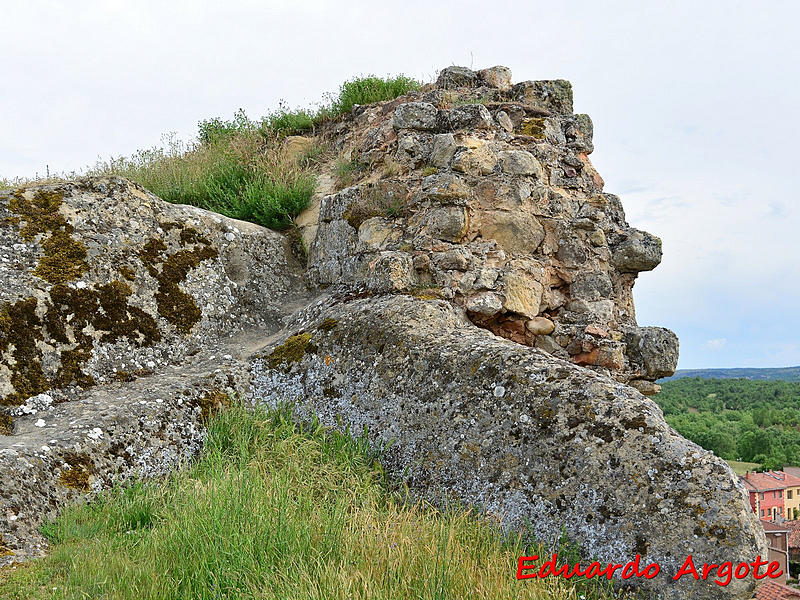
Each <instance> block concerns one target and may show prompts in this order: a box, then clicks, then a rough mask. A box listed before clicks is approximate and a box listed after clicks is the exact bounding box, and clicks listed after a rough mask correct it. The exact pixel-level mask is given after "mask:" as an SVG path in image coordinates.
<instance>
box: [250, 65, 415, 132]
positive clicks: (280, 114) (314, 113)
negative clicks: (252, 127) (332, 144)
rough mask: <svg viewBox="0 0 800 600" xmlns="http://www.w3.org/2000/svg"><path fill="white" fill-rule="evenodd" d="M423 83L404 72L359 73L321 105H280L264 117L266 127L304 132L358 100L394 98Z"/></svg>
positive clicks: (371, 100)
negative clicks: (389, 74)
mask: <svg viewBox="0 0 800 600" xmlns="http://www.w3.org/2000/svg"><path fill="white" fill-rule="evenodd" d="M420 87H422V84H421V83H420V82H419V81H416V80H415V79H411V78H410V77H406V76H404V75H398V76H396V77H387V78H385V79H384V78H381V77H375V76H373V75H369V76H366V77H356V78H353V79H350V80H348V81H345V82H344V83H343V84H342V85H341V86H340V87H339V92H338V93H337V94H336V96H332V97H331V96H329V97H328V101H327V102H324V103H323V104H321V105H320V106H319V107H317V108H308V109H299V110H291V109H289V108H288V107H287V106H286V105H284V104H281V105H279V107H278V110H277V111H275V112H273V113H271V114H269V115H267V116H266V117H265V118H264V119H263V121H262V127H264V128H267V129H270V130H272V131H275V132H278V133H282V134H284V135H294V134H298V133H303V132H306V131H309V130H312V129H314V128H315V127H316V126H318V125H320V124H321V123H323V122H325V121H329V120H332V119H336V118H337V117H340V116H341V115H344V114H347V113H349V112H350V111H351V110H353V107H354V106H356V105H357V104H361V105H364V104H371V103H373V102H381V101H384V100H394V99H395V98H397V97H398V96H402V95H404V94H407V93H409V92H411V91H414V90H418V89H419V88H420Z"/></svg>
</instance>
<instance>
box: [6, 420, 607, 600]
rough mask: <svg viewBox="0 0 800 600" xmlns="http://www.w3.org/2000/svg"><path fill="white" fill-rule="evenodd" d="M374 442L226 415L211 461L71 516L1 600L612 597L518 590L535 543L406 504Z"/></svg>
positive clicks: (556, 587) (559, 587)
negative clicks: (522, 560) (519, 566)
mask: <svg viewBox="0 0 800 600" xmlns="http://www.w3.org/2000/svg"><path fill="white" fill-rule="evenodd" d="M376 458H377V454H376V453H375V452H374V451H373V450H371V449H370V448H369V446H368V445H367V444H366V443H365V441H364V439H363V438H361V439H356V440H353V439H351V438H350V437H347V436H343V435H340V434H337V433H332V432H330V431H328V430H325V429H323V428H321V427H319V426H317V425H311V426H306V427H301V426H299V425H297V424H296V423H295V422H293V421H292V420H291V419H290V418H289V417H288V416H287V413H286V412H285V411H275V412H263V411H257V412H255V413H253V412H248V411H246V410H244V409H243V408H242V407H240V406H232V407H231V408H229V409H227V410H225V411H223V412H221V413H219V414H218V415H217V417H215V419H214V420H212V422H211V425H210V430H209V436H208V440H207V444H206V448H205V450H204V454H203V456H202V457H201V458H200V459H199V460H198V461H197V462H196V463H195V464H193V465H192V466H191V467H189V468H187V469H185V470H183V471H180V472H178V473H176V474H175V475H173V476H172V477H171V478H169V479H168V480H166V481H164V482H162V483H161V484H154V483H150V484H147V483H136V484H134V485H132V486H130V487H127V488H124V489H116V490H113V491H110V492H107V493H105V494H103V495H101V496H100V497H98V498H97V499H96V500H95V501H93V502H92V503H91V504H88V505H82V506H73V507H70V508H67V509H65V510H63V511H62V513H61V516H60V517H59V518H58V519H57V520H56V521H55V522H53V523H49V524H47V525H45V526H44V527H43V532H44V533H45V534H46V536H47V537H48V538H49V539H50V541H51V544H52V546H51V549H50V551H49V553H48V555H47V556H46V557H45V558H43V559H41V560H39V561H36V562H35V563H32V564H29V565H25V566H21V567H19V568H17V569H16V570H14V571H9V572H8V573H7V575H6V577H5V579H3V580H0V597H2V598H4V599H8V600H12V599H16V600H22V599H26V600H28V599H45V598H47V599H53V600H66V599H78V598H104V599H108V600H123V599H131V600H133V599H136V600H139V599H144V600H148V599H163V598H169V599H190V598H191V599H203V600H205V599H208V600H211V599H222V598H225V599H230V600H233V599H265V598H280V599H284V598H287V599H288V598H303V599H319V600H322V599H325V600H327V599H337V598H340V599H344V598H359V599H376V600H377V599H387V600H388V599H402V598H409V599H411V598H413V599H442V600H444V599H448V598H458V599H461V598H485V599H488V598H498V599H499V598H509V599H511V598H553V599H556V600H566V599H576V600H577V599H578V598H580V597H581V595H583V596H585V597H587V598H611V597H614V596H613V595H612V593H611V592H609V591H608V589H607V588H603V587H599V586H598V584H597V583H593V585H587V584H586V582H583V585H584V587H583V588H579V587H577V586H579V585H581V582H575V581H569V582H567V581H563V580H555V579H545V580H526V581H517V580H516V579H515V573H516V561H517V557H518V556H520V555H522V554H528V553H530V552H532V551H534V550H535V548H532V547H530V546H529V547H526V544H525V542H524V539H523V536H521V535H517V534H515V535H504V534H502V533H500V531H499V530H498V529H497V528H496V527H495V525H494V523H492V522H490V521H487V520H485V519H482V518H480V517H478V516H476V515H475V514H473V513H471V512H469V511H466V510H462V509H453V510H450V511H447V512H440V511H437V510H434V509H433V508H431V507H429V506H427V505H423V504H413V503H405V502H402V501H401V500H400V499H399V495H398V493H397V492H391V491H390V490H389V488H388V487H387V481H386V476H385V474H384V472H383V470H382V469H381V468H380V466H379V465H378V463H377V461H376Z"/></svg>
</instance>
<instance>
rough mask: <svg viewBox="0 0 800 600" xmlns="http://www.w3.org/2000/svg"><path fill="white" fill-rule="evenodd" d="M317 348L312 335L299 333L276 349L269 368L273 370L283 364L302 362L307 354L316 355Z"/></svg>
mask: <svg viewBox="0 0 800 600" xmlns="http://www.w3.org/2000/svg"><path fill="white" fill-rule="evenodd" d="M316 351H317V347H316V346H315V345H314V344H313V343H312V342H311V334H310V333H298V334H296V335H292V336H290V337H289V338H287V340H286V341H285V342H284V343H283V344H281V345H280V346H278V347H277V348H275V349H274V350H273V351H272V353H271V354H270V355H269V366H270V367H271V368H273V369H275V368H277V367H278V366H280V365H281V364H282V363H290V362H300V361H301V360H303V357H304V356H305V355H306V354H314V353H315V352H316Z"/></svg>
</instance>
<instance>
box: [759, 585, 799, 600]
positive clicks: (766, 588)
mask: <svg viewBox="0 0 800 600" xmlns="http://www.w3.org/2000/svg"><path fill="white" fill-rule="evenodd" d="M796 598H800V590H798V589H797V588H793V587H789V586H788V585H783V584H780V583H775V582H774V581H765V582H764V583H762V584H761V585H760V586H758V589H757V590H756V600H795V599H796Z"/></svg>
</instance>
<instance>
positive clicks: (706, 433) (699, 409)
mask: <svg viewBox="0 0 800 600" xmlns="http://www.w3.org/2000/svg"><path fill="white" fill-rule="evenodd" d="M656 402H657V403H658V404H659V406H661V408H662V410H663V411H664V415H665V416H666V418H667V422H668V423H669V424H670V425H672V426H673V427H674V428H675V429H677V430H678V431H679V432H680V433H681V434H682V435H683V436H685V437H687V438H688V439H690V440H692V441H693V442H696V443H698V444H700V445H701V446H702V447H703V448H706V449H708V450H712V451H713V452H714V453H715V454H717V455H718V456H720V457H722V458H724V459H727V460H742V461H751V462H756V463H760V464H762V465H763V466H764V467H766V468H781V467H783V466H784V465H787V464H791V465H800V383H798V382H787V381H752V380H748V379H702V378H699V377H692V378H683V379H677V380H673V381H666V382H664V384H663V390H662V392H661V393H660V394H659V395H658V396H656Z"/></svg>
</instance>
